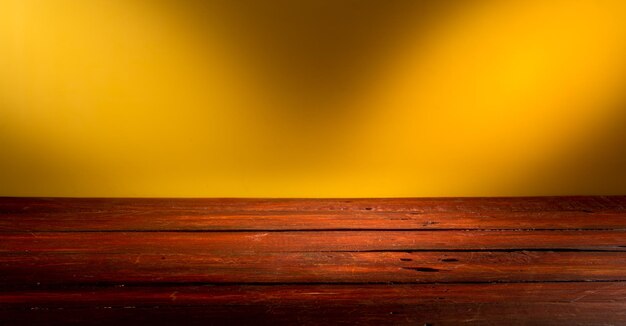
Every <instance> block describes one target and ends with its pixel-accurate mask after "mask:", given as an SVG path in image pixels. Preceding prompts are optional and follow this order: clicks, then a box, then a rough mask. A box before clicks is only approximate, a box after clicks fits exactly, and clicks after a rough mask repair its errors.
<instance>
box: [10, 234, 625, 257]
mask: <svg viewBox="0 0 626 326" xmlns="http://www.w3.org/2000/svg"><path fill="white" fill-rule="evenodd" d="M96 244H97V245H96ZM509 249H515V250H577V251H581V250H597V251H622V252H623V251H626V231H360V232H350V231H320V232H297V231H296V232H293V231H289V232H256V231H255V232H31V233H0V253H4V254H6V253H11V254H17V253H26V254H35V253H43V252H49V253H59V254H61V253H63V254H65V253H85V254H111V253H136V254H143V253H152V252H158V253H164V254H183V253H188V254H202V253H212V252H218V253H237V252H297V251H302V252H320V251H390V250H394V251H428V250H448V251H449V250H509Z"/></svg>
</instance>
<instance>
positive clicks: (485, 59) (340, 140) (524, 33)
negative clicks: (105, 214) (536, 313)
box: [0, 0, 626, 197]
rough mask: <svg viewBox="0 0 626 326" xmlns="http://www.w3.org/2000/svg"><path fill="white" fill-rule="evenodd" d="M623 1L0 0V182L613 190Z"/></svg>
mask: <svg viewBox="0 0 626 326" xmlns="http://www.w3.org/2000/svg"><path fill="white" fill-rule="evenodd" d="M625 17H626V1H623V0H550V1H546V0H519V1H514V0H511V1H506V0H498V1H488V0H485V1H413V0H407V1H382V0H380V1H373V0H361V1H357V0H298V1H288V0H282V1H280V0H268V1H257V0H242V1H236V0H232V1H231V0H228V1H227V0H222V1H218V0H213V1H169V0H153V1H150V0H133V1H130V0H0V155H1V156H0V195H5V196H6V195H11V196H218V197H247V196H263V197H373V196H376V197H380V196H495V195H548V194H553V195H556V194H626V131H625V129H626V96H625V95H626V60H625V58H626V19H625Z"/></svg>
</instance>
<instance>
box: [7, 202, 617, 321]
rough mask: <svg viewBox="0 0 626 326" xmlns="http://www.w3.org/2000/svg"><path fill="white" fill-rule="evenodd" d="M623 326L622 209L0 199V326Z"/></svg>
mask: <svg viewBox="0 0 626 326" xmlns="http://www.w3.org/2000/svg"><path fill="white" fill-rule="evenodd" d="M120 322H127V323H156V324H162V323H180V322H189V323H202V324H206V323H208V324H229V325H232V324H329V323H330V324H369V325H380V324H393V325H397V324H409V325H416V324H417V325H458V324H481V325H482V324H488V325H501V324H513V325H542V324H546V325H552V324H554V325H598V324H601V325H622V324H626V197H624V196H621V197H618V196H614V197H543V198H440V199H341V200H339V199H337V200H325V199H306V200H305V199H48V198H0V324H46V325H50V324H68V323H70V324H71V323H81V324H82V323H90V324H111V323H120Z"/></svg>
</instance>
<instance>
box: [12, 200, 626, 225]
mask: <svg viewBox="0 0 626 326" xmlns="http://www.w3.org/2000/svg"><path fill="white" fill-rule="evenodd" d="M625 207H626V196H615V197H565V198H561V197H547V198H546V197H537V198H460V199H459V198H456V199H449V198H448V199H441V198H439V199H367V200H366V199H346V200H332V199H318V200H314V199H307V200H288V199H273V200H271V199H64V198H52V199H46V198H0V231H28V232H30V231H33V232H34V231H89V230H91V231H95V230H100V231H105V230H106V231H114V230H118V231H141V230H330V229H332V230H336V229H349V230H367V229H370V230H382V229H414V230H418V229H420V230H421V229H474V230H481V229H545V230H547V229H626V209H625Z"/></svg>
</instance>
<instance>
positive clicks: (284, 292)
mask: <svg viewBox="0 0 626 326" xmlns="http://www.w3.org/2000/svg"><path fill="white" fill-rule="evenodd" d="M625 302H626V283H622V282H614V283H547V284H480V285H477V284H451V285H446V284H438V285H394V286H387V285H363V286H359V287H354V286H341V285H333V286H329V285H300V286H202V287H199V286H189V287H159V288H154V287H137V288H134V287H130V288H128V287H123V288H119V287H118V288H86V289H85V288H82V289H65V290H60V291H54V292H52V291H41V290H40V291H31V292H3V293H0V322H4V323H5V324H30V325H32V324H41V325H43V324H45V325H50V324H64V323H72V322H76V323H88V324H94V323H97V324H110V323H112V322H125V323H129V322H142V323H148V322H156V323H157V324H163V323H170V322H173V323H178V324H180V323H181V322H184V323H190V322H203V323H207V322H209V321H210V322H211V324H220V325H221V324H224V325H226V324H228V325H232V324H294V323H298V324H304V325H307V324H320V323H332V324H344V323H345V324H350V325H354V324H366V325H371V324H376V325H458V324H483V325H502V324H507V325H509V324H512V325H538V324H549V325H598V324H603V325H619V324H623V323H625V322H626V303H625Z"/></svg>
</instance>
